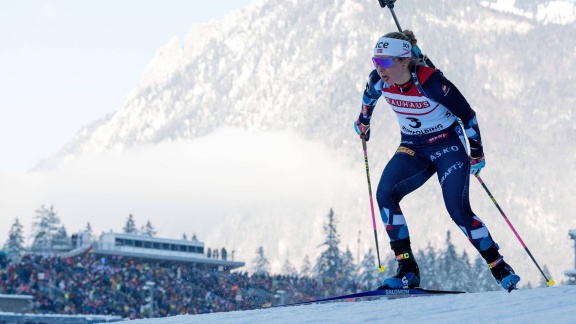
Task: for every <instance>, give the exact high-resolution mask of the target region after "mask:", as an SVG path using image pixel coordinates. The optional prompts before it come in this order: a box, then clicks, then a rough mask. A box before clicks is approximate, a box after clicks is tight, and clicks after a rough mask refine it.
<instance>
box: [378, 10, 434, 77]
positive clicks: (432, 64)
mask: <svg viewBox="0 0 576 324" xmlns="http://www.w3.org/2000/svg"><path fill="white" fill-rule="evenodd" d="M378 2H379V3H380V7H382V8H386V7H388V9H390V13H391V14H392V17H393V18H394V22H395V23H396V27H398V31H399V32H401V33H402V28H401V27H400V23H399V22H398V18H397V17H396V13H395V12H394V2H396V0H378ZM413 52H414V55H416V57H419V58H421V59H422V60H423V61H424V62H426V65H428V66H429V67H431V68H433V69H435V68H436V66H434V63H432V61H431V60H430V59H429V58H428V56H426V55H424V54H422V51H420V48H419V47H418V45H414V51H413Z"/></svg>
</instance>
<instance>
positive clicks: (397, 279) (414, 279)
mask: <svg viewBox="0 0 576 324" xmlns="http://www.w3.org/2000/svg"><path fill="white" fill-rule="evenodd" d="M390 246H391V247H392V250H394V254H396V261H398V269H397V270H396V275H395V276H393V277H390V278H386V279H384V282H383V283H382V285H381V286H380V287H378V289H388V288H414V287H418V286H419V285H420V270H419V269H418V264H417V263H416V260H414V254H413V253H412V250H411V248H410V238H405V239H402V240H398V241H395V242H391V243H390Z"/></svg>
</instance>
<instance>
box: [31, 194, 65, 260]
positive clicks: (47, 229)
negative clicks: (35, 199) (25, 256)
mask: <svg viewBox="0 0 576 324" xmlns="http://www.w3.org/2000/svg"><path fill="white" fill-rule="evenodd" d="M34 218H35V220H34V222H33V223H32V235H33V237H34V242H33V243H32V249H33V250H43V249H46V248H51V247H52V244H53V240H54V238H55V237H57V236H58V233H59V232H60V227H61V225H60V218H59V217H58V215H57V214H56V212H55V211H54V206H50V209H48V208H46V207H44V205H42V206H41V207H40V208H39V209H37V210H36V216H35V217H34Z"/></svg>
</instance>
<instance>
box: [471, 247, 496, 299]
mask: <svg viewBox="0 0 576 324" xmlns="http://www.w3.org/2000/svg"><path fill="white" fill-rule="evenodd" d="M472 273H473V275H474V277H473V278H474V280H473V281H474V284H472V285H470V287H469V290H467V291H470V292H480V291H493V290H500V289H501V288H500V285H499V284H498V283H497V282H496V280H495V279H494V276H492V273H491V272H490V268H488V264H486V260H484V258H482V256H481V255H480V254H478V255H477V256H476V259H475V260H474V264H473V265H472Z"/></svg>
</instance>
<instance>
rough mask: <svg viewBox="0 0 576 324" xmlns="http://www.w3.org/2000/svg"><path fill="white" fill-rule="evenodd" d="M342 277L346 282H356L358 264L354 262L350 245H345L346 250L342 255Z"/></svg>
mask: <svg viewBox="0 0 576 324" xmlns="http://www.w3.org/2000/svg"><path fill="white" fill-rule="evenodd" d="M341 272H342V279H343V280H345V281H348V282H356V281H357V279H358V266H357V265H356V264H355V263H354V256H353V255H352V252H351V251H350V247H348V246H346V252H344V254H343V256H342V271H341Z"/></svg>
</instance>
